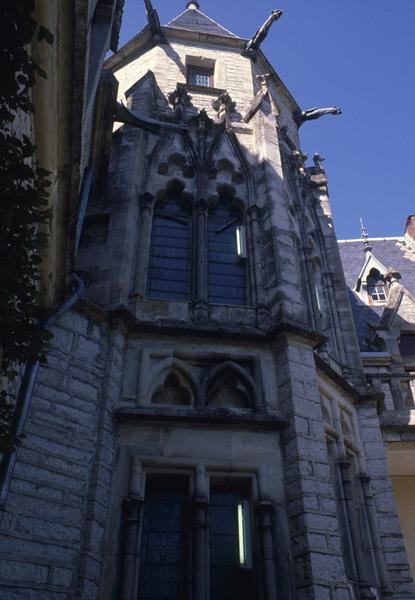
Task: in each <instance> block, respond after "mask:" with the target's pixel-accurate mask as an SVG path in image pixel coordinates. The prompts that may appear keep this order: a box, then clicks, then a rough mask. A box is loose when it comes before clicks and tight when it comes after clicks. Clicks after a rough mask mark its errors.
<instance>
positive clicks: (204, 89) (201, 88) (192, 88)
mask: <svg viewBox="0 0 415 600" xmlns="http://www.w3.org/2000/svg"><path fill="white" fill-rule="evenodd" d="M180 87H183V88H184V89H185V90H187V91H188V92H196V93H197V94H209V95H210V94H211V95H212V96H220V94H224V93H225V92H226V90H224V89H222V88H215V87H210V86H207V85H206V86H205V85H192V84H190V83H183V84H181V85H180Z"/></svg>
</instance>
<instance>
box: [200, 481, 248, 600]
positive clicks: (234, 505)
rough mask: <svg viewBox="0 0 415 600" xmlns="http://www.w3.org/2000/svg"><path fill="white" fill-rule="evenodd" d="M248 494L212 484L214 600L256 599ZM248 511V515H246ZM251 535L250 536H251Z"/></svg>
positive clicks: (210, 508) (212, 599)
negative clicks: (248, 528)
mask: <svg viewBox="0 0 415 600" xmlns="http://www.w3.org/2000/svg"><path fill="white" fill-rule="evenodd" d="M246 506H249V502H248V501H247V498H246V495H244V494H241V493H240V492H238V491H233V490H229V489H226V488H212V489H211V491H210V506H209V547H210V600H235V599H236V598H237V599H238V600H252V598H253V595H252V583H253V582H252V570H251V568H250V566H251V565H250V558H249V556H248V554H249V553H250V551H251V546H252V543H251V540H250V539H247V529H246V523H244V519H245V520H246V521H247V520H250V514H249V511H248V512H247V510H246ZM242 515H244V516H242ZM249 537H250V536H249Z"/></svg>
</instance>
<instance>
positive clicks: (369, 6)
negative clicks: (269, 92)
mask: <svg viewBox="0 0 415 600" xmlns="http://www.w3.org/2000/svg"><path fill="white" fill-rule="evenodd" d="M153 3H154V6H155V7H156V8H157V10H158V13H159V16H160V20H161V22H162V23H167V22H168V21H169V20H171V19H172V18H173V17H175V16H176V15H177V14H179V13H180V12H182V11H183V10H184V8H185V5H186V1H185V0H153ZM200 5H201V10H202V11H203V12H205V13H206V14H207V15H209V16H210V17H211V18H213V19H215V20H216V21H218V22H219V23H221V24H222V25H224V26H225V27H227V28H228V29H230V30H231V31H232V32H233V33H235V34H237V35H240V36H241V37H251V35H252V34H253V33H254V31H255V30H256V28H257V27H258V26H259V25H260V24H261V23H262V22H263V21H264V20H265V19H266V18H267V17H268V15H269V14H270V12H271V10H272V9H273V8H280V9H282V10H283V11H284V15H283V16H282V18H281V19H280V21H278V22H277V23H276V24H274V25H273V28H272V29H271V32H270V34H269V36H268V38H267V40H266V41H265V43H264V45H263V50H264V51H265V53H266V54H267V56H268V58H269V60H270V61H271V63H272V64H273V65H274V67H275V69H276V70H277V72H278V73H279V75H280V77H281V78H282V79H283V81H284V82H285V84H286V85H287V87H288V88H289V90H290V91H291V93H292V94H293V96H294V98H295V99H296V100H297V102H298V103H299V104H300V106H302V107H303V108H305V109H306V108H311V107H314V106H332V105H337V106H340V107H341V108H342V110H343V115H341V116H339V117H331V116H327V117H325V118H324V119H321V120H319V121H313V122H309V123H306V124H304V125H303V127H302V129H301V140H302V150H303V151H304V152H307V153H308V154H309V156H310V157H312V156H313V154H314V152H319V153H320V154H322V155H323V156H325V157H326V162H325V168H326V171H327V175H328V179H329V187H330V199H331V205H332V209H333V213H334V221H335V227H336V232H337V235H338V237H339V239H343V238H354V237H359V235H360V225H359V218H360V216H362V217H363V219H364V221H365V224H366V228H367V230H368V232H369V234H370V235H371V236H373V237H381V236H393V235H402V233H403V228H404V223H405V220H406V217H407V216H408V215H409V214H412V213H415V181H414V179H415V178H414V175H415V169H414V164H415V148H414V140H415V34H414V28H415V0H312V1H310V0H239V1H237V2H233V1H232V0H200ZM144 24H145V11H144V3H143V2H142V0H126V6H125V13H124V19H123V26H122V30H121V44H123V43H125V42H126V41H128V40H129V39H130V38H131V37H133V36H134V35H135V34H136V33H137V32H138V31H139V30H140V29H141V28H142V26H143V25H144Z"/></svg>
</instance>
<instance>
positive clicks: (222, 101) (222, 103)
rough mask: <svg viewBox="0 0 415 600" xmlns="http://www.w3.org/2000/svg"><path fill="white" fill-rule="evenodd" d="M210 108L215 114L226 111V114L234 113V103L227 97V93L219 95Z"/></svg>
mask: <svg viewBox="0 0 415 600" xmlns="http://www.w3.org/2000/svg"><path fill="white" fill-rule="evenodd" d="M212 108H213V109H214V110H216V112H217V113H219V112H220V111H226V112H228V113H232V112H235V109H236V102H233V101H232V98H231V97H230V96H229V94H228V93H227V92H224V93H223V94H220V96H218V97H217V99H216V100H213V102H212Z"/></svg>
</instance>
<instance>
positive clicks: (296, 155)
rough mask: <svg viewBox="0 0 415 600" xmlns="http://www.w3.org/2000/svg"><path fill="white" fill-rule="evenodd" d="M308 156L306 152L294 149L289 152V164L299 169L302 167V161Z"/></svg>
mask: <svg viewBox="0 0 415 600" xmlns="http://www.w3.org/2000/svg"><path fill="white" fill-rule="evenodd" d="M307 158H308V154H303V153H302V152H300V150H294V151H293V152H292V153H291V164H292V165H294V167H296V168H297V169H299V170H301V169H302V170H303V169H304V163H305V161H306V160H307Z"/></svg>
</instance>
